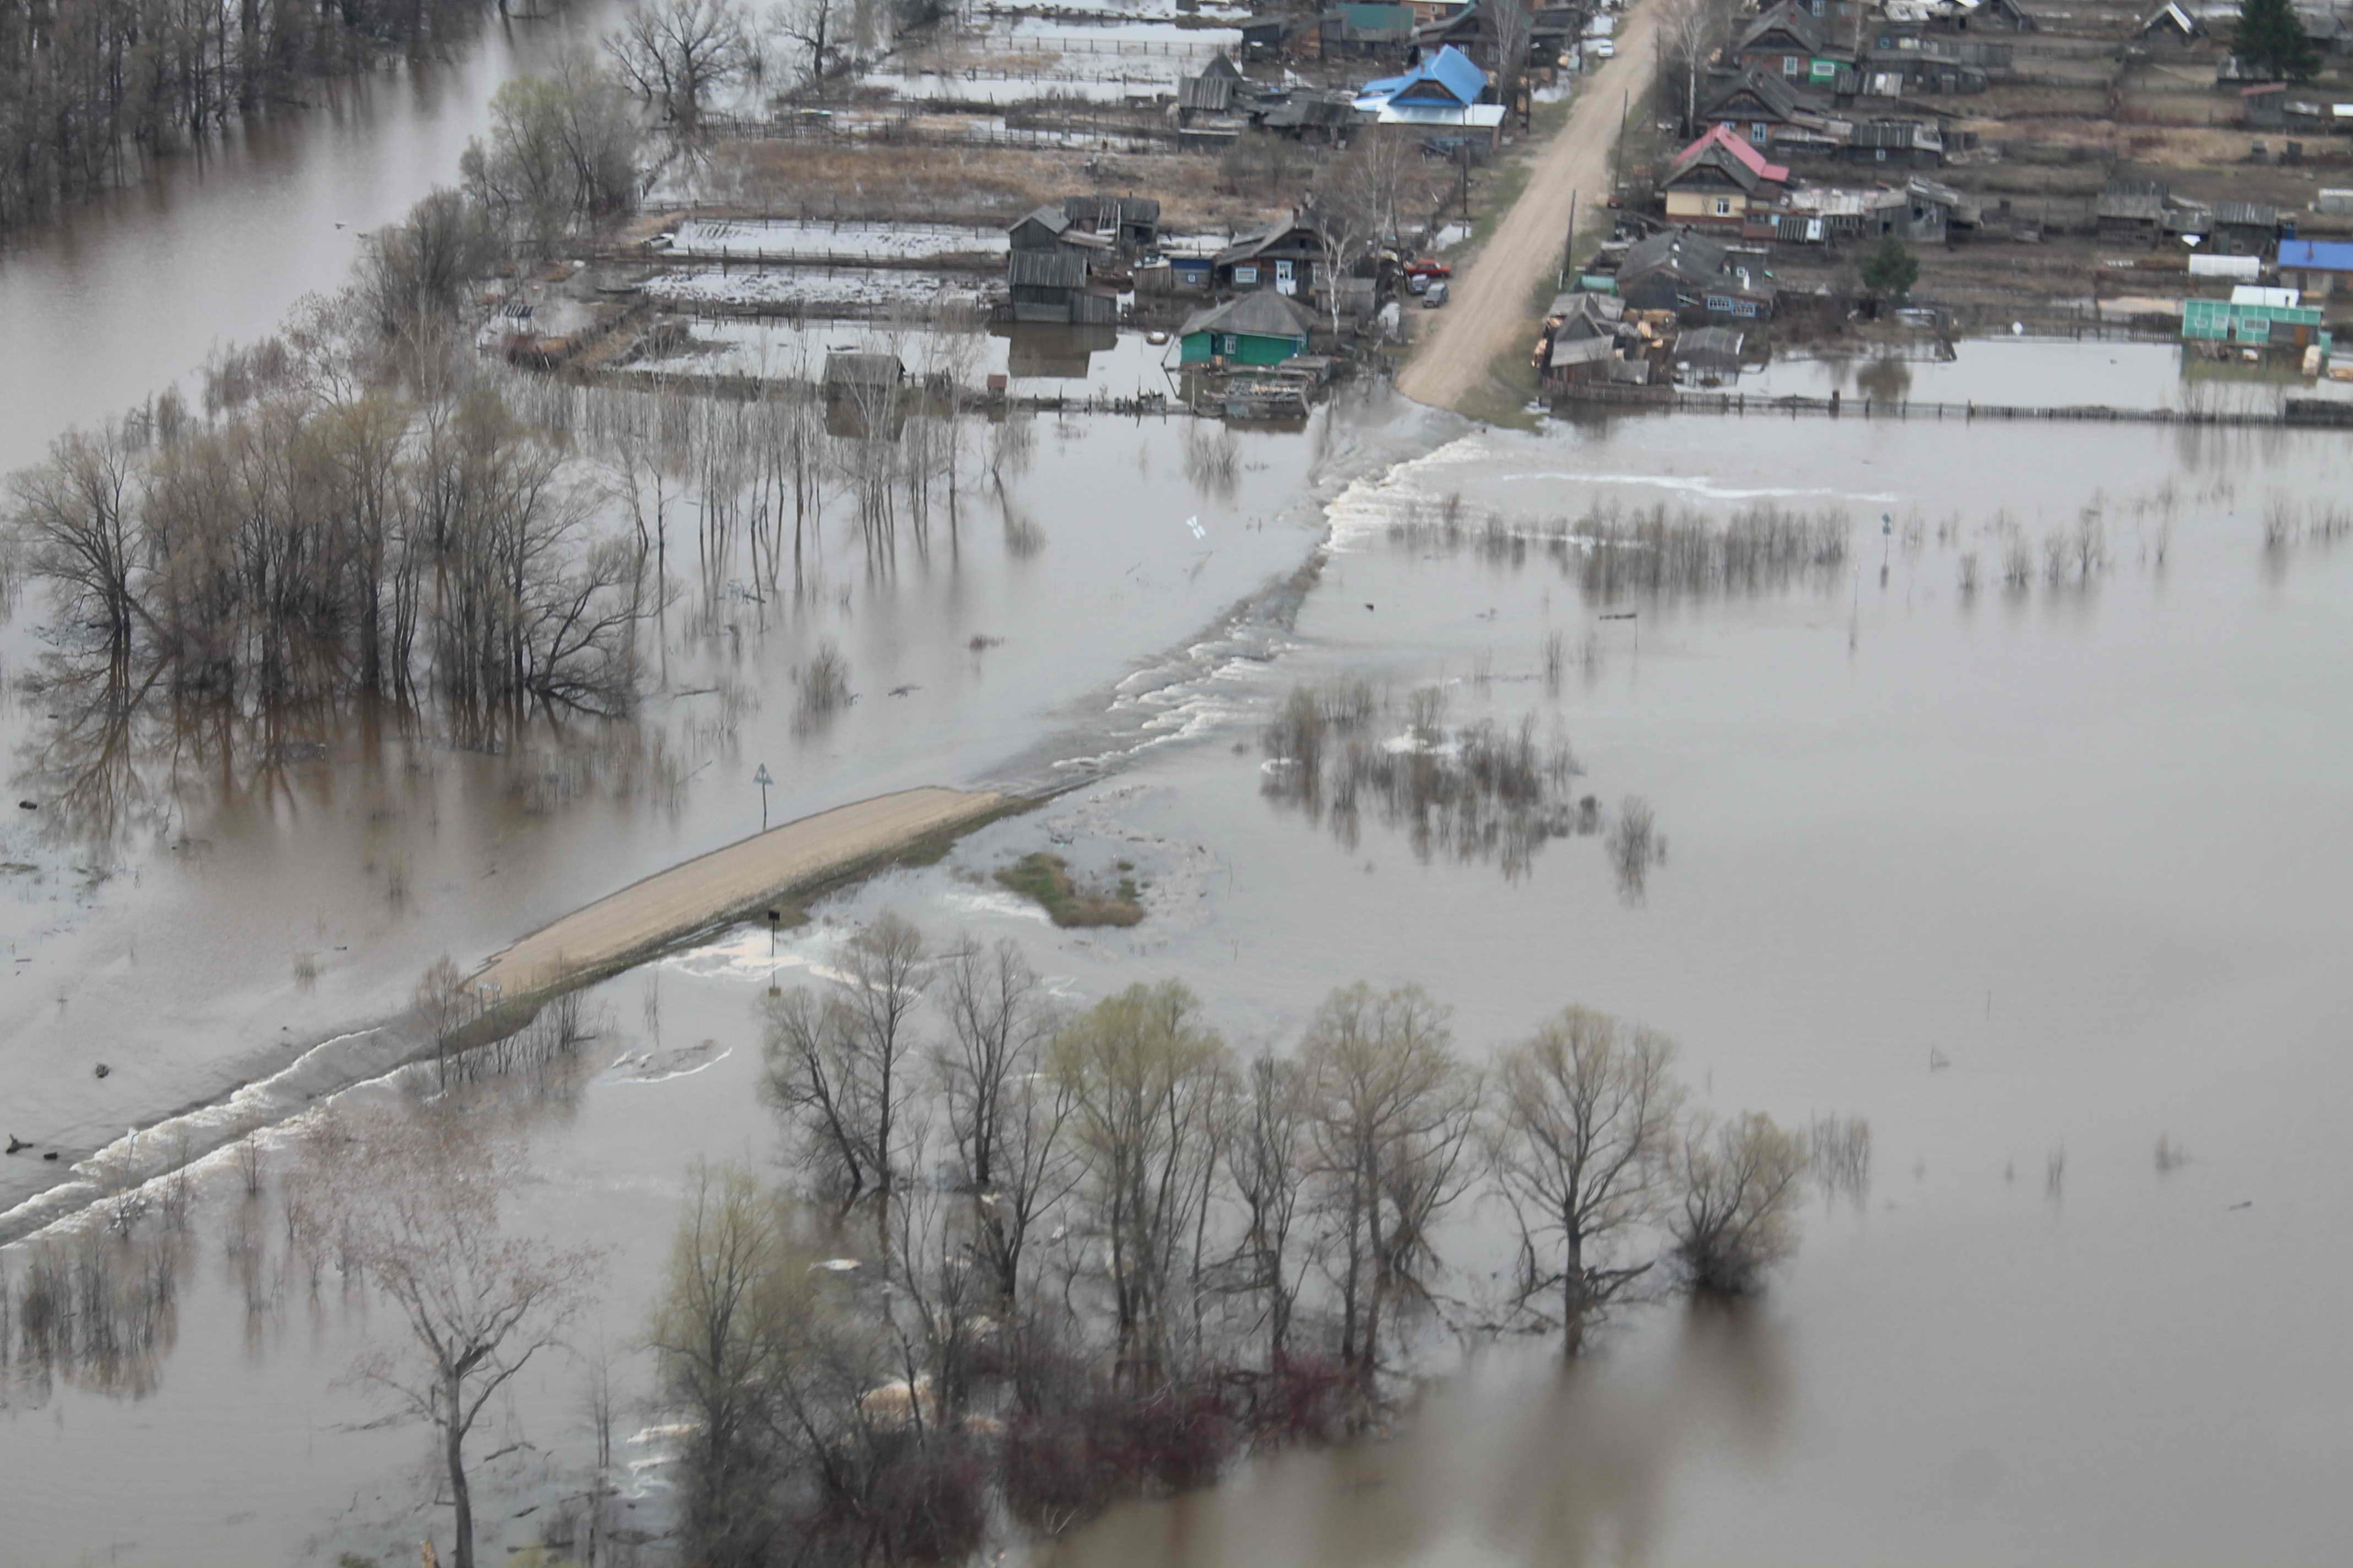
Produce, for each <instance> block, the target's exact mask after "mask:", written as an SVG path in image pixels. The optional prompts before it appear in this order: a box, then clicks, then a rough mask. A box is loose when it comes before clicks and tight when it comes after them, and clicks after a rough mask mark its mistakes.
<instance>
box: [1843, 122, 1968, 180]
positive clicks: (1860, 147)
mask: <svg viewBox="0 0 2353 1568" xmlns="http://www.w3.org/2000/svg"><path fill="white" fill-rule="evenodd" d="M1830 155H1831V156H1832V157H1833V158H1835V159H1836V160H1838V161H1839V162H1840V163H1847V164H1888V165H1894V166H1895V167H1897V168H1905V169H1933V168H1938V167H1941V166H1942V165H1943V164H1944V161H1945V142H1944V133H1943V132H1942V131H1940V130H1939V129H1938V127H1937V126H1935V125H1933V124H1931V123H1929V122H1928V121H1927V120H1924V119H1866V120H1862V121H1860V122H1859V123H1857V124H1856V125H1855V127H1854V128H1853V130H1852V131H1850V132H1849V134H1848V135H1847V142H1846V144H1845V145H1844V146H1841V147H1837V148H1835V149H1833V151H1832V152H1831V154H1830Z"/></svg>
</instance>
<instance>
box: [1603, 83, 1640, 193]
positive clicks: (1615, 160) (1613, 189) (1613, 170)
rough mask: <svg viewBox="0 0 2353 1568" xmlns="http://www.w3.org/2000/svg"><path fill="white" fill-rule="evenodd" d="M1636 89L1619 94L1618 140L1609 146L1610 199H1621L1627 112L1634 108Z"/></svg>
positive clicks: (1624, 168) (1624, 164)
mask: <svg viewBox="0 0 2353 1568" xmlns="http://www.w3.org/2000/svg"><path fill="white" fill-rule="evenodd" d="M1633 104H1634V90H1633V89H1632V88H1631V87H1628V88H1625V89H1624V90H1622V91H1621V92H1620V93H1619V95H1618V140H1617V141H1616V142H1613V143H1611V145H1610V148H1609V199H1610V201H1611V203H1612V204H1613V205H1614V204H1615V203H1616V202H1617V201H1618V199H1619V182H1620V179H1621V178H1622V177H1623V176H1624V175H1625V172H1626V113H1627V111H1628V110H1629V109H1631V108H1633Z"/></svg>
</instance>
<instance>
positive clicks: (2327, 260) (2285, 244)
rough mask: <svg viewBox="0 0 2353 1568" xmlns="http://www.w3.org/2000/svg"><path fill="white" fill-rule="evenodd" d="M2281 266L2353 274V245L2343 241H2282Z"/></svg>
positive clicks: (2280, 243)
mask: <svg viewBox="0 0 2353 1568" xmlns="http://www.w3.org/2000/svg"><path fill="white" fill-rule="evenodd" d="M2279 265H2280V266H2282V267H2311V268H2312V269H2313V270H2314V271H2317V272H2353V244H2347V243H2346V242H2344V241H2342V240H2281V241H2280V242H2279Z"/></svg>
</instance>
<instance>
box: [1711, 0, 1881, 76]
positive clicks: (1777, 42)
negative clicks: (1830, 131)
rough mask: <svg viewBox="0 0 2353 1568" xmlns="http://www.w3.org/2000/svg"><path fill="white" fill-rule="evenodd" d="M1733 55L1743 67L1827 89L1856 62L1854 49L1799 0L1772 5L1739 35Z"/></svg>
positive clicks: (1733, 47)
mask: <svg viewBox="0 0 2353 1568" xmlns="http://www.w3.org/2000/svg"><path fill="white" fill-rule="evenodd" d="M1727 57H1728V58H1729V59H1730V60H1731V62H1732V63H1733V66H1734V67H1735V68H1737V69H1739V70H1743V71H1756V72H1761V73H1763V74H1766V75H1768V76H1779V77H1780V78H1781V79H1782V80H1783V81H1785V82H1791V83H1799V84H1804V85H1813V86H1819V87H1824V88H1828V87H1831V86H1833V85H1835V84H1836V81H1837V79H1838V73H1839V70H1840V68H1841V67H1842V66H1843V67H1847V68H1848V69H1852V67H1853V66H1854V63H1855V53H1854V51H1853V50H1851V49H1848V48H1847V47H1846V46H1845V45H1843V44H1841V43H1839V42H1837V41H1836V40H1833V39H1832V38H1831V37H1830V36H1829V34H1828V30H1827V29H1826V28H1824V25H1823V22H1822V20H1821V19H1820V18H1817V17H1815V16H1814V15H1813V12H1812V11H1811V10H1809V9H1807V8H1806V7H1805V6H1801V5H1799V4H1797V0H1780V3H1779V4H1778V5H1775V6H1768V8H1767V9H1766V10H1765V11H1764V12H1763V13H1762V14H1760V15H1759V16H1758V17H1757V18H1756V20H1755V21H1754V22H1752V23H1750V24H1749V25H1748V27H1747V28H1746V29H1745V30H1744V31H1743V32H1742V33H1741V34H1740V36H1739V37H1738V38H1736V39H1734V40H1733V44H1732V48H1731V49H1730V50H1729V51H1727Z"/></svg>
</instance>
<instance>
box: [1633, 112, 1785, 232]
mask: <svg viewBox="0 0 2353 1568" xmlns="http://www.w3.org/2000/svg"><path fill="white" fill-rule="evenodd" d="M1789 184H1790V171H1789V170H1788V169H1787V168H1786V167H1784V166H1783V165H1779V164H1770V163H1767V162H1766V161H1765V154H1764V153H1759V152H1758V151H1757V150H1756V147H1755V146H1754V145H1752V144H1751V143H1750V142H1749V141H1748V140H1747V138H1745V137H1744V136H1741V135H1739V134H1737V133H1736V132H1734V131H1732V130H1731V129H1730V128H1729V127H1727V126H1722V125H1711V126H1710V127H1708V129H1707V131H1706V133H1705V134H1704V135H1702V136H1701V137H1700V138H1699V140H1698V141H1696V142H1692V143H1691V145H1689V146H1688V147H1686V148H1685V149H1683V151H1682V152H1681V153H1677V154H1676V159H1675V162H1674V164H1673V165H1671V166H1670V167H1669V168H1668V170H1667V173H1666V177H1665V178H1664V179H1663V180H1661V181H1660V182H1659V190H1660V194H1661V197H1662V198H1663V199H1664V203H1665V211H1666V220H1667V222H1670V223H1686V224H1688V225H1690V226H1691V227H1693V228H1696V229H1724V230H1730V231H1733V232H1734V233H1737V232H1738V231H1739V230H1740V229H1741V227H1742V225H1744V224H1745V223H1746V222H1747V221H1748V215H1749V213H1750V212H1751V211H1752V210H1761V209H1764V208H1768V207H1772V206H1775V205H1777V204H1778V203H1779V200H1780V199H1781V197H1782V195H1783V194H1784V193H1785V192H1786V191H1787V190H1788V188H1789Z"/></svg>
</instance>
